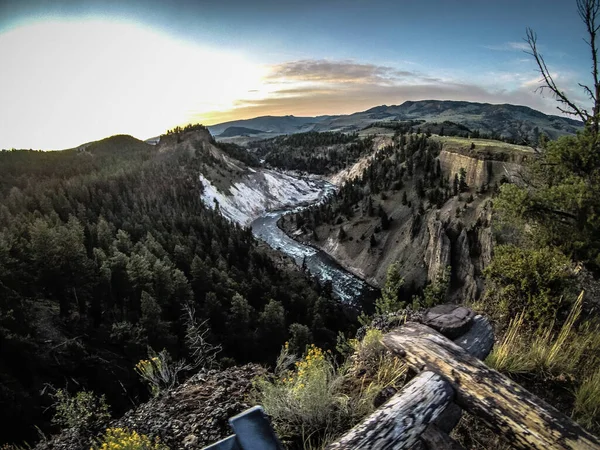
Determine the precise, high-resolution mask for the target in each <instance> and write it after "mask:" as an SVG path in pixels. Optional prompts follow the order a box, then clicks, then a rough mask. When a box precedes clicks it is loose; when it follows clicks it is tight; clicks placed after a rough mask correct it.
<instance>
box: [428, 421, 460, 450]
mask: <svg viewBox="0 0 600 450" xmlns="http://www.w3.org/2000/svg"><path fill="white" fill-rule="evenodd" d="M421 440H422V441H423V442H424V443H425V448H427V450H465V449H464V447H463V446H462V445H460V444H459V443H458V442H456V441H455V440H454V439H452V438H451V437H450V436H448V434H447V433H445V432H444V431H442V430H440V429H439V428H438V427H437V426H435V425H434V424H431V425H429V426H428V427H427V429H426V430H425V431H424V432H423V434H422V435H421Z"/></svg>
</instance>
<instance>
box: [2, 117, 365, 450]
mask: <svg viewBox="0 0 600 450" xmlns="http://www.w3.org/2000/svg"><path fill="white" fill-rule="evenodd" d="M198 131H202V132H203V133H204V132H205V130H204V129H203V128H202V127H197V126H196V127H189V128H187V129H185V130H181V129H179V130H175V131H174V132H172V133H171V134H170V136H169V137H168V138H165V139H164V142H165V143H164V145H163V144H162V143H161V144H160V145H158V146H151V145H148V144H145V143H143V142H141V141H138V140H136V139H134V138H132V137H130V136H114V137H111V138H108V139H105V140H103V141H99V142H96V143H93V144H90V145H88V146H86V147H85V148H82V149H79V150H67V151H62V152H52V153H48V152H32V151H4V152H1V153H0V347H1V348H2V357H1V358H0V421H1V423H2V427H0V429H1V431H0V442H4V441H7V442H11V441H15V442H16V441H19V442H20V441H22V440H31V439H33V438H34V437H35V436H36V433H35V431H34V426H36V425H37V426H40V427H41V429H42V430H43V431H44V432H48V431H49V430H51V428H50V427H49V418H50V417H51V416H52V413H53V411H51V410H48V411H47V410H46V408H47V407H48V406H49V405H50V403H51V402H52V400H51V399H50V398H49V396H48V395H44V394H43V391H44V392H46V393H47V392H49V391H50V390H49V389H46V390H45V389H44V387H45V386H46V385H47V384H48V383H49V384H52V385H53V386H54V387H56V388H65V387H66V388H67V389H68V390H70V391H72V392H74V391H81V390H84V389H87V390H91V391H94V392H95V393H96V394H98V395H100V394H105V395H106V398H107V401H108V403H109V405H110V407H111V410H112V412H113V414H114V415H118V414H119V413H120V412H122V411H124V410H125V409H127V408H129V407H131V406H132V405H133V404H136V403H137V402H139V401H141V400H143V399H145V398H147V392H146V388H145V387H143V386H142V384H141V383H140V381H139V379H138V376H137V374H135V372H134V366H135V365H136V363H138V361H140V360H142V359H146V358H147V356H148V350H147V348H148V346H149V347H151V348H152V349H154V350H155V351H157V352H158V351H160V350H162V349H166V350H167V351H168V352H169V354H170V355H171V357H172V358H173V359H175V360H177V359H180V358H186V357H188V356H190V351H191V349H190V348H189V346H187V345H186V340H185V334H186V330H187V329H188V327H189V318H187V319H186V317H185V316H184V311H183V308H184V306H185V305H190V306H191V307H192V308H193V309H194V310H195V319H196V323H197V324H201V323H202V322H203V321H204V320H207V322H206V323H205V324H204V325H202V326H203V327H204V328H210V333H209V334H207V335H206V336H205V337H206V339H207V341H208V342H210V343H212V344H214V345H222V347H223V351H222V352H221V353H220V354H219V357H220V358H221V359H222V361H223V362H225V363H226V362H227V361H230V362H234V361H235V362H246V361H258V362H265V361H272V360H273V358H274V356H275V355H276V353H277V352H278V351H279V349H280V348H281V345H282V344H283V342H284V341H286V340H289V342H290V345H297V346H298V348H303V345H305V344H306V343H307V342H316V343H318V344H319V345H321V346H324V347H325V348H327V347H331V346H332V345H333V344H334V341H335V337H336V335H337V332H338V330H341V329H349V328H352V324H353V318H352V313H351V312H349V311H346V310H344V309H343V308H342V307H341V306H340V305H339V304H338V302H337V301H335V300H334V299H332V297H331V294H330V290H328V289H327V288H326V287H322V286H320V285H318V284H317V283H316V282H315V281H313V280H312V279H310V278H308V277H307V276H306V275H305V274H304V273H302V272H301V271H298V270H296V269H295V266H294V265H293V264H291V263H286V262H285V261H283V262H282V260H281V257H278V258H274V257H273V256H272V254H273V252H272V251H271V250H268V249H266V248H264V246H261V245H259V244H258V243H257V242H256V241H255V239H254V238H253V236H252V234H251V231H250V230H249V229H247V228H242V227H240V226H238V225H235V224H233V223H231V222H229V221H228V220H226V219H225V218H223V217H222V216H221V215H220V213H219V211H218V208H217V209H211V208H208V207H206V206H205V205H204V204H203V202H202V201H201V195H200V194H201V192H202V188H203V186H202V183H201V182H200V180H199V173H200V170H201V169H205V168H206V167H208V166H212V165H218V164H217V162H216V161H217V159H216V158H214V157H212V158H211V155H210V154H209V153H207V151H206V147H205V146H203V145H202V144H201V142H199V141H195V140H193V139H188V138H189V137H190V136H193V134H194V133H196V132H198ZM186 142H187V143H186ZM184 143H186V146H185V147H183V144H184ZM190 143H191V144H190ZM180 144H181V145H180ZM223 151H225V152H228V153H229V154H230V155H231V154H234V153H233V152H235V151H236V149H233V148H225V149H223ZM234 156H235V154H234ZM247 162H248V163H252V162H253V160H252V159H251V158H249V159H248V160H247ZM240 167H243V164H240ZM215 170H216V171H218V170H221V169H218V167H217V168H216V169H215ZM40 393H42V394H40Z"/></svg>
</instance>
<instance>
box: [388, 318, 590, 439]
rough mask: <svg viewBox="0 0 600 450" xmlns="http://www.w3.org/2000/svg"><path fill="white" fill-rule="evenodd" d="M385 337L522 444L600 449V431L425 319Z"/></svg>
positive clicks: (468, 407) (410, 361) (495, 427)
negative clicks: (598, 434) (489, 364)
mask: <svg viewBox="0 0 600 450" xmlns="http://www.w3.org/2000/svg"><path fill="white" fill-rule="evenodd" d="M383 343H384V345H385V346H386V347H387V348H388V349H389V350H391V351H392V352H394V353H396V354H398V355H400V356H401V357H403V358H404V359H405V360H406V362H407V363H408V365H409V366H410V367H411V368H412V369H413V370H416V371H418V372H421V371H433V372H436V373H438V374H439V375H442V376H443V377H444V378H446V379H447V380H448V381H450V382H451V383H452V386H453V388H454V390H455V394H456V395H455V402H456V404H457V405H459V406H460V407H461V408H463V409H465V410H467V411H469V412H470V413H472V414H474V415H476V416H478V417H480V418H481V419H483V421H484V422H485V423H486V424H487V425H488V426H489V427H490V428H491V429H492V430H494V431H496V432H497V433H498V434H500V435H503V436H505V437H506V439H507V440H508V441H509V442H510V443H511V444H512V445H513V446H515V447H517V448H523V449H530V448H534V449H543V450H550V449H556V450H559V449H560V450H562V449H596V450H600V440H599V439H598V438H597V437H595V436H593V435H592V434H590V433H588V432H587V431H585V430H584V429H583V428H581V427H580V426H579V425H577V424H576V423H575V422H573V421H572V420H571V419H569V418H568V417H566V416H565V415H564V414H562V413H561V412H559V411H558V410H556V409H555V408H553V407H552V406H550V405H548V404H547V403H546V402H544V401H543V400H541V399H539V398H537V397H536V396H535V395H533V394H531V393H530V392H529V391H527V390H525V389H524V388H522V387H521V386H519V385H518V384H516V383H515V382H513V381H512V380H510V379H509V378H507V377H505V376H503V375H502V374H500V373H499V372H497V371H495V370H493V369H490V368H489V367H487V366H486V365H485V364H484V363H483V362H481V361H480V360H479V359H477V358H476V357H474V356H471V355H470V354H469V353H468V352H467V351H466V350H465V349H463V348H462V347H460V346H459V345H457V344H455V343H454V342H452V341H450V340H449V339H447V338H445V337H444V336H442V335H441V334H439V333H438V332H436V331H435V330H433V329H431V328H429V327H427V326H425V325H422V324H417V323H408V324H406V325H405V326H403V327H401V328H399V329H397V330H395V331H392V332H390V333H388V334H386V335H385V336H384V338H383Z"/></svg>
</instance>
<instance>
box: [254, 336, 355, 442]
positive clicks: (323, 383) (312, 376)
mask: <svg viewBox="0 0 600 450" xmlns="http://www.w3.org/2000/svg"><path fill="white" fill-rule="evenodd" d="M288 348H289V347H288V346H287V345H286V346H285V347H284V348H283V350H282V352H281V354H280V355H279V358H278V360H277V366H276V370H275V378H274V379H273V380H268V379H265V378H262V379H259V380H258V381H257V388H258V390H259V391H260V402H261V403H262V405H263V406H264V408H265V411H266V412H267V413H268V414H269V415H270V416H271V418H272V419H273V423H274V426H275V429H276V431H277V434H278V436H279V437H280V438H281V439H282V440H284V441H286V440H287V441H290V440H291V441H294V440H295V439H298V438H300V439H301V441H302V443H309V442H315V441H322V440H328V439H329V438H331V437H332V435H333V434H334V433H335V432H336V431H337V430H339V429H340V427H341V426H343V423H344V422H346V421H345V420H344V416H346V415H348V414H350V413H351V411H350V410H349V408H348V398H347V396H345V395H342V394H341V388H342V381H343V379H342V377H341V376H340V374H339V373H338V372H337V370H336V366H335V365H334V363H333V361H332V360H331V358H330V357H329V356H328V355H326V354H325V353H323V352H322V351H321V350H320V349H319V348H317V347H314V346H311V347H309V349H308V352H307V353H306V355H305V356H304V358H303V359H301V360H297V359H296V358H295V357H294V355H291V354H290V353H289V350H288ZM290 366H291V368H290Z"/></svg>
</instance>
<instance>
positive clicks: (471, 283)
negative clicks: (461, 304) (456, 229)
mask: <svg viewBox="0 0 600 450" xmlns="http://www.w3.org/2000/svg"><path fill="white" fill-rule="evenodd" d="M453 262H454V267H456V270H455V271H454V275H455V279H456V280H457V281H458V283H457V284H458V285H459V287H458V289H457V290H456V296H457V297H459V298H460V300H467V299H468V300H473V299H475V298H477V297H478V294H479V285H478V280H476V278H475V266H474V264H473V261H472V259H471V248H470V245H469V237H468V235H467V230H466V229H465V228H463V229H462V231H461V232H460V234H459V235H458V239H457V240H456V242H455V244H454V261H453Z"/></svg>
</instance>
